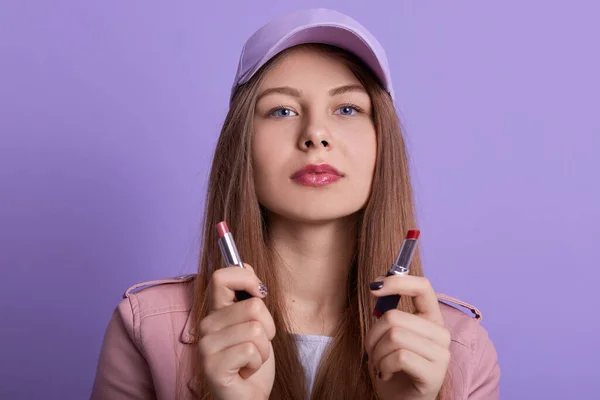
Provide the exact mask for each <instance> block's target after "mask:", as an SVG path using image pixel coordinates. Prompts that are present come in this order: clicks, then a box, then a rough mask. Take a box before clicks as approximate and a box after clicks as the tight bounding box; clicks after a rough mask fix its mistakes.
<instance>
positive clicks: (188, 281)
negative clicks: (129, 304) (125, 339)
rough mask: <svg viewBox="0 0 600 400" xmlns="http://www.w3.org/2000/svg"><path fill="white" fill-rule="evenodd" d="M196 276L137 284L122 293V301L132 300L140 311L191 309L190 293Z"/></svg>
mask: <svg viewBox="0 0 600 400" xmlns="http://www.w3.org/2000/svg"><path fill="white" fill-rule="evenodd" d="M195 280H196V274H188V275H182V276H177V277H174V278H166V279H157V280H153V281H146V282H141V283H137V284H135V285H133V286H131V287H130V288H129V289H127V290H126V291H125V293H123V299H133V300H135V301H136V302H137V303H138V304H139V307H140V311H150V310H153V309H156V308H164V307H169V308H174V309H178V308H181V309H187V310H189V309H190V308H191V291H192V287H193V284H194V281H195Z"/></svg>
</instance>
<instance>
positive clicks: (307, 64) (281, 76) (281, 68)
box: [261, 47, 360, 89]
mask: <svg viewBox="0 0 600 400" xmlns="http://www.w3.org/2000/svg"><path fill="white" fill-rule="evenodd" d="M348 84H360V81H359V80H358V78H357V77H356V76H355V75H354V73H352V71H351V70H350V69H349V68H348V66H347V65H346V63H345V62H344V61H343V60H342V59H341V58H340V57H339V56H337V55H335V54H332V53H328V52H326V51H323V50H316V49H311V48H304V47H298V48H293V49H291V50H288V52H286V53H284V54H282V55H281V56H280V57H279V58H278V59H277V60H275V62H274V63H273V65H272V66H271V68H270V69H269V71H268V72H267V74H266V75H265V77H264V79H263V82H262V85H261V87H262V88H263V89H264V88H269V87H277V86H292V87H295V88H298V89H302V88H311V87H312V88H318V87H320V88H323V89H329V88H331V87H334V86H342V85H348Z"/></svg>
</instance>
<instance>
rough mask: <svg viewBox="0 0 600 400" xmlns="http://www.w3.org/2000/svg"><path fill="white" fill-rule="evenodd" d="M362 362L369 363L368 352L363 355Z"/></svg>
mask: <svg viewBox="0 0 600 400" xmlns="http://www.w3.org/2000/svg"><path fill="white" fill-rule="evenodd" d="M362 360H363V362H367V361H369V355H368V354H367V352H366V351H365V352H364V353H363V359H362Z"/></svg>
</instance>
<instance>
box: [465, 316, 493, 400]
mask: <svg viewBox="0 0 600 400" xmlns="http://www.w3.org/2000/svg"><path fill="white" fill-rule="evenodd" d="M470 375H471V376H470V382H469V389H468V399H469V400H496V399H499V398H500V366H499V365H498V354H497V353H496V347H495V346H494V344H493V343H492V341H491V340H490V338H489V335H488V333H487V331H486V330H485V329H484V328H483V327H482V326H481V325H479V323H477V329H475V335H474V340H473V357H472V359H471V374H470Z"/></svg>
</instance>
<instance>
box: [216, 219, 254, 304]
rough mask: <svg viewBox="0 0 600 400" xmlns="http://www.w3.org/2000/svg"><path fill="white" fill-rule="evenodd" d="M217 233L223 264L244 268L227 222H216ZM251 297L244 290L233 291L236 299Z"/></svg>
mask: <svg viewBox="0 0 600 400" xmlns="http://www.w3.org/2000/svg"><path fill="white" fill-rule="evenodd" d="M217 234H218V235H219V240H218V243H219V249H220V250H221V255H223V260H224V261H225V266H226V267H227V268H229V267H238V268H244V263H243V262H242V259H241V258H240V254H239V253H238V250H237V247H236V245H235V241H234V240H233V235H232V234H231V232H229V227H227V223H226V222H225V221H221V222H219V223H218V224H217ZM251 297H252V295H251V294H250V293H248V292H246V291H245V290H236V291H235V298H236V300H237V301H242V300H246V299H249V298H251Z"/></svg>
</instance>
